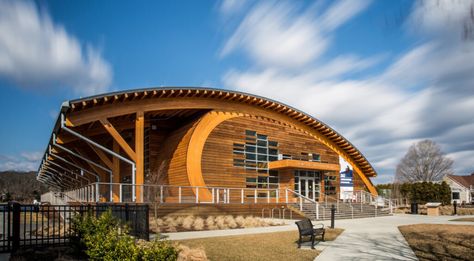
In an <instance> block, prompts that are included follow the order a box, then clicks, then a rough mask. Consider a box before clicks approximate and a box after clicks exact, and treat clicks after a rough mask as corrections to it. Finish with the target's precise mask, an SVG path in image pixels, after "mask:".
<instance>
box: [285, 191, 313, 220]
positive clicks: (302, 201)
mask: <svg viewBox="0 0 474 261" xmlns="http://www.w3.org/2000/svg"><path fill="white" fill-rule="evenodd" d="M289 193H291V194H292V195H294V196H295V197H296V198H297V199H298V204H299V208H300V211H303V204H305V203H309V204H312V205H313V204H314V211H315V215H316V219H319V202H317V201H316V200H314V199H311V198H308V197H306V196H304V195H302V194H300V193H298V192H296V191H293V190H291V189H286V197H287V198H288V194H289Z"/></svg>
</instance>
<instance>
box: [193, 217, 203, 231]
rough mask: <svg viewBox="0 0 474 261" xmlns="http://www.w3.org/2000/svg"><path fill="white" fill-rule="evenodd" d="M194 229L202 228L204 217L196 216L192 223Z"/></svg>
mask: <svg viewBox="0 0 474 261" xmlns="http://www.w3.org/2000/svg"><path fill="white" fill-rule="evenodd" d="M193 228H194V230H203V229H204V219H202V218H200V217H197V218H196V219H195V220H194V223H193Z"/></svg>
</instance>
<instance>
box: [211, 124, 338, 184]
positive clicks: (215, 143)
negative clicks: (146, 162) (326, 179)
mask: <svg viewBox="0 0 474 261" xmlns="http://www.w3.org/2000/svg"><path fill="white" fill-rule="evenodd" d="M245 130H253V131H256V132H257V133H258V134H263V135H267V136H268V140H272V141H277V142H278V149H279V153H282V154H290V155H293V156H301V152H305V153H319V154H320V155H321V160H322V161H324V162H328V163H332V164H339V156H338V155H337V153H335V152H333V151H332V150H330V149H329V148H327V147H326V146H324V145H323V144H321V143H320V142H318V141H317V140H315V139H314V138H312V137H310V136H308V135H306V134H305V133H302V132H300V131H298V130H295V129H293V128H291V127H289V126H286V125H282V124H279V123H276V122H274V121H272V120H269V119H262V118H258V119H257V118H252V117H237V118H233V119H230V120H227V121H225V122H223V123H221V124H220V125H218V126H217V127H216V128H215V129H214V130H213V131H212V132H211V134H210V135H209V138H208V140H207V141H206V144H205V146H204V152H203V157H202V168H203V177H204V180H205V182H206V185H208V186H224V187H238V188H242V187H245V186H246V181H245V178H246V177H256V176H257V172H256V171H255V170H245V169H244V168H242V167H234V166H233V158H234V155H233V153H232V150H233V144H234V142H235V143H245ZM279 173H280V188H285V187H288V188H290V189H294V179H293V177H294V175H293V171H291V170H284V171H280V172H279ZM260 175H264V174H260Z"/></svg>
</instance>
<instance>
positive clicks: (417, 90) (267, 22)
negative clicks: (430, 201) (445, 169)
mask: <svg viewBox="0 0 474 261" xmlns="http://www.w3.org/2000/svg"><path fill="white" fill-rule="evenodd" d="M433 2H441V4H440V5H433ZM466 2H467V4H466ZM473 3H474V1H449V0H448V1H419V2H417V3H415V4H414V5H413V8H412V10H411V11H410V14H409V15H408V19H407V20H406V23H405V25H404V28H405V29H406V33H407V34H408V35H410V37H413V38H415V39H416V40H415V42H416V43H417V44H415V45H414V46H413V47H412V48H411V49H408V50H407V51H406V52H405V53H402V54H401V55H400V56H399V57H396V58H395V59H394V61H393V62H392V63H391V64H389V66H388V67H387V68H386V69H385V70H381V72H380V73H377V74H375V75H374V74H370V76H365V77H364V76H360V75H361V74H359V77H357V78H353V77H351V73H353V72H364V71H365V70H367V69H370V68H372V67H374V66H377V65H378V63H379V62H380V60H381V59H383V57H384V55H380V56H375V57H367V58H359V56H358V55H357V54H353V53H347V54H339V55H338V56H336V57H327V58H326V59H325V60H324V61H322V59H321V57H323V56H328V53H329V52H328V51H329V50H330V46H331V41H332V39H333V38H334V36H335V35H336V34H337V27H340V26H342V25H343V24H344V23H346V22H348V21H349V20H350V19H351V18H352V17H354V16H356V15H357V14H359V13H360V12H362V11H363V10H365V8H367V5H368V2H366V1H361V2H352V1H338V2H335V3H333V4H332V5H331V6H329V7H328V8H326V10H325V11H324V12H323V13H322V14H321V15H320V16H319V17H318V16H316V17H315V16H313V15H308V12H306V10H299V9H298V6H295V5H294V3H293V2H278V3H276V4H273V5H269V4H259V5H257V6H255V7H254V9H253V10H251V11H250V13H249V14H248V15H247V16H246V17H244V18H243V20H242V23H241V24H240V26H238V27H237V28H236V30H235V32H234V33H233V34H231V36H230V38H229V40H228V41H227V42H226V45H225V48H224V51H226V50H227V53H230V52H231V51H232V52H238V51H244V53H245V54H246V55H247V56H248V57H249V58H250V59H251V61H252V62H253V63H254V64H255V66H250V67H249V68H248V69H236V68H234V69H231V70H229V71H228V72H227V73H226V74H225V75H224V76H223V78H222V81H223V83H224V85H225V86H227V87H228V88H234V89H238V90H242V91H247V92H250V93H256V94H259V95H263V96H267V97H270V98H274V99H276V100H280V101H282V102H285V103H287V104H289V105H292V106H294V107H296V108H300V109H302V110H303V111H306V112H308V113H310V114H312V115H313V116H315V117H317V118H319V119H321V120H322V121H324V122H326V123H328V124H329V125H330V126H332V127H334V128H335V129H336V130H337V131H339V132H341V133H342V134H343V135H344V136H345V137H346V138H348V139H349V140H351V142H353V143H354V144H355V145H356V146H357V147H358V148H359V149H360V150H361V151H362V152H363V153H364V154H365V155H366V156H367V158H368V159H369V161H371V162H372V163H373V165H374V166H375V168H376V170H377V171H378V173H379V174H380V177H379V178H378V179H377V180H376V182H388V181H391V178H390V177H391V175H393V173H394V171H395V167H396V163H397V162H398V160H399V159H400V158H401V157H403V155H404V154H405V153H406V151H407V149H408V147H409V146H410V145H411V144H413V143H414V142H416V141H419V140H422V139H433V140H434V141H436V142H438V143H439V144H440V145H441V146H442V148H443V150H444V151H445V152H446V153H448V156H450V157H452V158H453V159H454V160H455V168H456V171H457V174H467V173H470V172H472V171H474V162H473V160H472V159H473V157H472V156H474V142H472V141H473V140H474V132H473V129H472V128H473V123H474V114H473V113H472V112H473V111H474V88H472V86H474V74H473V73H472V72H473V71H474V49H473V48H474V42H473V41H470V40H466V38H465V37H462V32H463V30H464V29H463V28H465V26H466V25H465V24H466V22H465V21H466V19H468V18H469V10H471V9H472V7H473V6H474V4H473ZM348 5H357V6H353V7H352V8H348ZM469 7H471V9H470V8H469ZM338 10H339V11H338ZM256 14H257V15H256ZM256 17H257V18H256ZM420 20H422V22H419V21H420ZM444 24H447V25H448V24H449V27H450V28H451V31H450V32H449V33H447V32H445V29H443V26H439V25H444ZM453 31H455V32H456V33H452V32H453ZM265 32H267V33H265ZM268 32H275V33H268ZM302 32H304V33H302ZM274 35H275V36H274ZM282 35H284V38H285V39H292V38H293V37H294V39H295V42H296V43H295V44H294V45H293V46H292V47H291V48H290V47H285V44H279V43H280V41H279V40H280V39H279V37H282ZM301 35H304V37H302V36H301ZM259 36H262V37H261V38H260V39H258V38H259ZM229 45H230V47H229ZM275 46H277V47H275ZM290 46H291V45H290ZM278 48H282V50H283V51H280V50H279V49H278ZM225 53H226V52H224V54H225ZM295 67H297V68H298V69H299V70H294V68H295ZM362 75H363V74H362ZM367 75H369V74H367ZM469 157H470V158H469Z"/></svg>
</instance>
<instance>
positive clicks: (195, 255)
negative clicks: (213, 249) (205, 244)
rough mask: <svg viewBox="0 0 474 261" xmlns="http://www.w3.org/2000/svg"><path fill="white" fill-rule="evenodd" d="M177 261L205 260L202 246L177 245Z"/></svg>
mask: <svg viewBox="0 0 474 261" xmlns="http://www.w3.org/2000/svg"><path fill="white" fill-rule="evenodd" d="M178 249H179V250H180V251H179V256H178V261H206V260H208V259H207V256H206V252H205V251H204V249H202V248H189V247H187V246H184V245H179V246H178Z"/></svg>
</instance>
